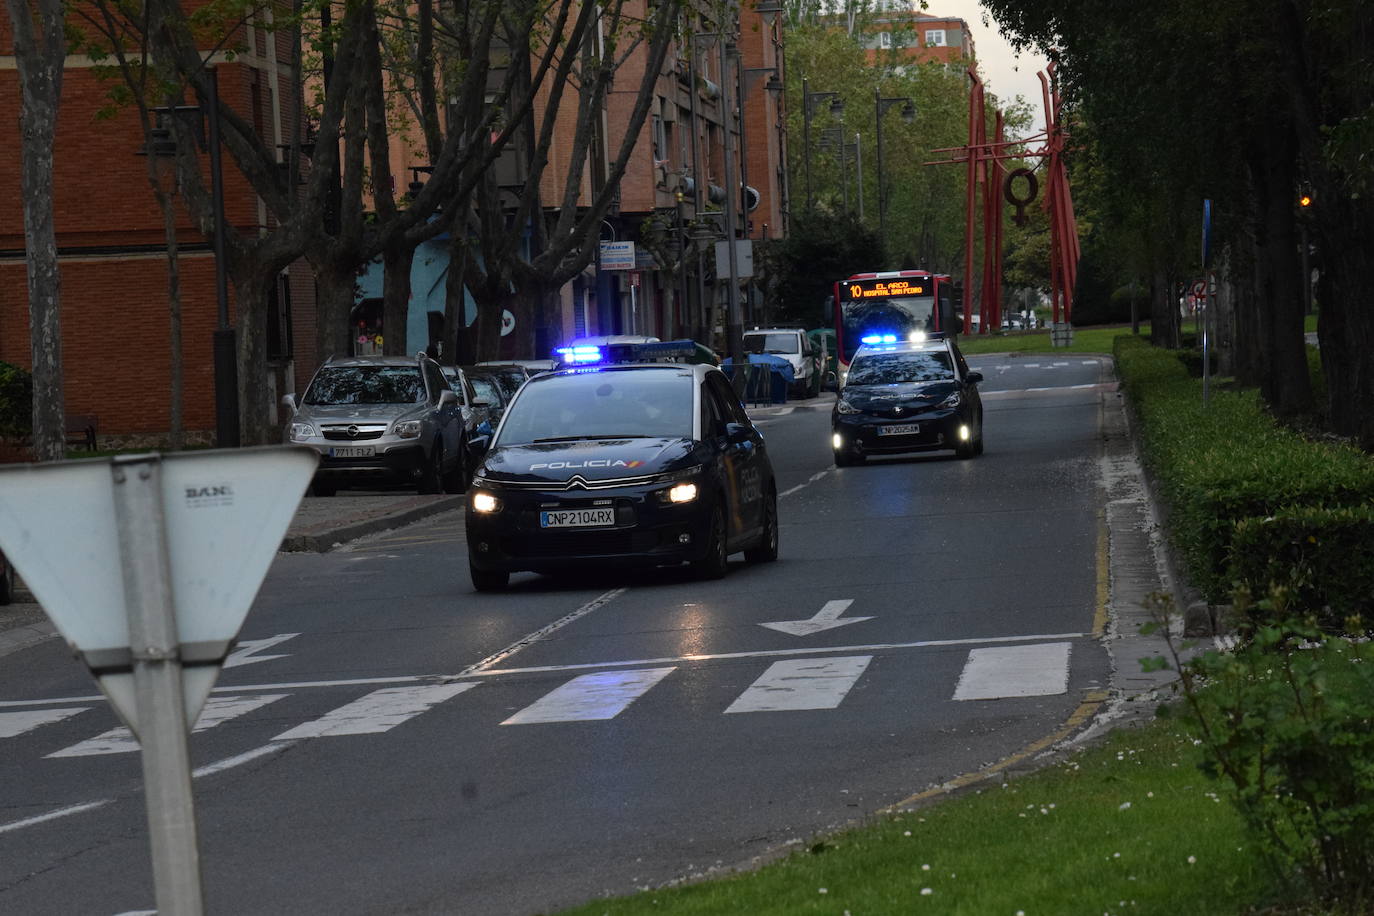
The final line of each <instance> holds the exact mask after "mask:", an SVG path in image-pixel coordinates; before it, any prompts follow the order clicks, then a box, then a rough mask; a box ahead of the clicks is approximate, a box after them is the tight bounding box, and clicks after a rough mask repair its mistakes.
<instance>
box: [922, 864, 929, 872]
mask: <svg viewBox="0 0 1374 916" xmlns="http://www.w3.org/2000/svg"><path fill="white" fill-rule="evenodd" d="M921 871H930V866H929V865H922V866H921Z"/></svg>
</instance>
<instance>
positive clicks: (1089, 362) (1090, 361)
mask: <svg viewBox="0 0 1374 916" xmlns="http://www.w3.org/2000/svg"><path fill="white" fill-rule="evenodd" d="M1083 365H1085V366H1096V365H1097V360H1095V359H1085V360H1083Z"/></svg>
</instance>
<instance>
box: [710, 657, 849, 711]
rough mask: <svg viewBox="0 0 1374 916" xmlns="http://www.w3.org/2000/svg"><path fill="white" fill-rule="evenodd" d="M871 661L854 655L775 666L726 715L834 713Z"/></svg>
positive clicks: (793, 660)
mask: <svg viewBox="0 0 1374 916" xmlns="http://www.w3.org/2000/svg"><path fill="white" fill-rule="evenodd" d="M871 661H873V656H871V655H854V656H850V657H847V658H845V657H840V658H817V659H792V660H789V661H783V662H774V663H773V664H771V665H769V666H768V670H767V671H765V672H763V674H762V675H760V676H759V679H758V680H756V681H754V683H752V684H750V685H749V688H748V689H747V690H745V691H744V693H742V694H740V695H739V697H738V698H737V699H736V700H735V702H733V703H731V704H730V706H729V708H727V709H726V710H725V711H726V712H727V713H734V712H781V711H784V710H798V709H834V708H835V707H836V706H839V705H840V701H841V700H843V699H844V698H845V695H846V694H847V693H849V690H850V688H852V687H853V686H854V682H855V681H857V680H858V679H859V676H860V675H861V674H863V673H864V670H865V669H866V668H868V663H869V662H871Z"/></svg>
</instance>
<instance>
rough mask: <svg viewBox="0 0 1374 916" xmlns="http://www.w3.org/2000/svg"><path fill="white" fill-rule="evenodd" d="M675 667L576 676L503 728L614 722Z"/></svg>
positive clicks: (517, 715)
mask: <svg viewBox="0 0 1374 916" xmlns="http://www.w3.org/2000/svg"><path fill="white" fill-rule="evenodd" d="M675 670H677V669H676V668H640V669H638V670H630V671H602V672H599V673H597V674H584V675H582V676H581V677H575V678H573V679H572V680H571V681H568V682H567V683H566V684H564V685H563V686H561V687H558V688H556V689H554V690H551V691H549V692H548V693H546V694H544V696H542V697H540V698H539V699H538V700H535V701H534V702H533V703H531V704H530V705H529V706H526V707H525V708H524V709H522V710H520V711H519V712H517V713H516V714H515V715H513V716H511V717H510V718H509V719H507V720H506V721H504V722H502V723H501V724H502V725H532V724H534V723H538V722H583V721H591V720H598V719H614V718H615V717H616V716H618V715H620V714H621V713H622V712H624V711H625V708H626V707H627V706H629V705H630V704H631V703H633V702H634V701H635V700H637V699H639V698H640V697H641V696H643V695H644V694H645V693H647V692H648V690H649V688H651V687H653V686H654V685H655V684H657V683H658V682H659V681H661V680H663V679H664V678H665V677H667V676H668V675H669V674H671V673H672V672H673V671H675Z"/></svg>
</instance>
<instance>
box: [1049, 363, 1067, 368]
mask: <svg viewBox="0 0 1374 916" xmlns="http://www.w3.org/2000/svg"><path fill="white" fill-rule="evenodd" d="M1067 365H1068V363H1054V364H1052V365H1051V367H1050V368H1054V367H1055V366H1067Z"/></svg>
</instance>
